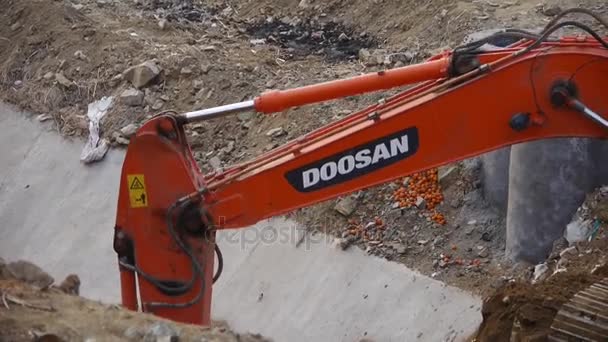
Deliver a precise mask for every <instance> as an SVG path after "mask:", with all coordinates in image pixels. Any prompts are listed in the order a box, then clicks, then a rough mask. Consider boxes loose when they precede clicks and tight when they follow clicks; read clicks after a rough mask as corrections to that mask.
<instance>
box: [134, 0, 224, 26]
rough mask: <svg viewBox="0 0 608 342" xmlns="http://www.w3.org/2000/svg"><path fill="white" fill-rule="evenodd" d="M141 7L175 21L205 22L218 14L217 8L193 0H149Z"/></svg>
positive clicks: (141, 4)
mask: <svg viewBox="0 0 608 342" xmlns="http://www.w3.org/2000/svg"><path fill="white" fill-rule="evenodd" d="M139 7H140V8H142V9H144V10H146V11H150V12H153V13H155V14H157V15H159V16H160V17H163V18H165V19H167V20H169V21H175V22H183V21H188V22H195V23H198V22H203V21H207V20H209V19H210V18H211V17H212V16H213V15H215V14H217V12H218V11H217V9H214V8H211V7H208V6H203V5H202V4H200V2H199V1H193V0H147V1H144V2H142V3H140V4H139Z"/></svg>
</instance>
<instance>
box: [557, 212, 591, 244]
mask: <svg viewBox="0 0 608 342" xmlns="http://www.w3.org/2000/svg"><path fill="white" fill-rule="evenodd" d="M592 224H593V221H591V220H585V221H583V220H582V219H580V218H576V219H574V220H573V221H572V222H570V223H568V225H567V226H566V231H565V232H564V237H565V238H566V240H568V243H569V244H570V245H573V244H575V243H577V242H580V241H585V240H587V238H588V237H589V234H591V228H592Z"/></svg>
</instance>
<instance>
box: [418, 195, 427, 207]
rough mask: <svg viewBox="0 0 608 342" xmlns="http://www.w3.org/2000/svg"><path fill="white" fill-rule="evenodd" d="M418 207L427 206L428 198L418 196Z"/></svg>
mask: <svg viewBox="0 0 608 342" xmlns="http://www.w3.org/2000/svg"><path fill="white" fill-rule="evenodd" d="M416 207H418V209H424V208H426V200H425V199H424V198H422V197H420V196H418V197H417V198H416Z"/></svg>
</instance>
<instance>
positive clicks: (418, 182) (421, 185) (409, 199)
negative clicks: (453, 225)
mask: <svg viewBox="0 0 608 342" xmlns="http://www.w3.org/2000/svg"><path fill="white" fill-rule="evenodd" d="M403 182H404V181H403V180H402V181H399V182H397V184H399V185H400V187H399V188H397V190H395V192H394V193H393V199H394V200H395V201H396V202H397V203H399V206H400V207H401V208H411V207H413V206H416V203H417V202H418V201H419V199H420V198H422V199H424V202H425V208H424V210H429V211H431V220H433V221H434V222H436V223H438V224H440V225H444V224H446V223H447V221H446V219H445V217H444V216H443V214H441V213H438V212H437V211H435V207H436V206H437V205H438V204H439V203H441V202H442V201H443V194H442V193H441V189H440V187H439V169H431V170H427V171H423V172H419V173H416V174H413V175H412V176H410V177H409V182H408V183H407V185H403Z"/></svg>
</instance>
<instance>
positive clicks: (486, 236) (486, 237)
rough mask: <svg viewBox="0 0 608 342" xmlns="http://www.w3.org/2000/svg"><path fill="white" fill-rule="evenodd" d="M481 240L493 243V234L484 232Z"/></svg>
mask: <svg viewBox="0 0 608 342" xmlns="http://www.w3.org/2000/svg"><path fill="white" fill-rule="evenodd" d="M481 239H482V240H483V241H486V242H491V241H492V233H490V232H483V233H481Z"/></svg>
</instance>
